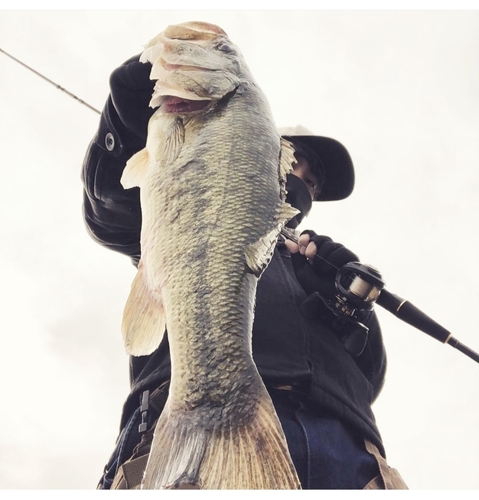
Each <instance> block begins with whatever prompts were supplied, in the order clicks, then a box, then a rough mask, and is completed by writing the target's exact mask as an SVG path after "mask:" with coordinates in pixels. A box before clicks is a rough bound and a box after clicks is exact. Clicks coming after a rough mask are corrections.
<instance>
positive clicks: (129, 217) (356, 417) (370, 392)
mask: <svg viewBox="0 0 479 500" xmlns="http://www.w3.org/2000/svg"><path fill="white" fill-rule="evenodd" d="M143 146H144V141H142V139H141V138H139V137H138V136H137V135H136V134H135V133H133V132H132V131H131V130H128V129H126V128H125V126H124V125H123V124H122V122H121V121H120V119H119V117H118V115H117V113H116V111H115V108H114V106H113V103H112V101H111V98H110V99H109V100H108V101H107V103H106V106H105V108H104V110H103V113H102V117H101V120H100V125H99V129H98V132H97V134H96V135H95V137H94V138H93V140H92V142H91V144H90V146H89V148H88V151H87V154H86V157H85V160H84V164H83V177H82V179H83V184H84V189H85V190H84V207H83V208H84V217H85V221H86V226H87V228H88V231H89V232H90V234H91V236H92V237H93V239H94V240H96V241H97V242H99V243H100V244H102V245H104V246H106V247H108V248H110V249H112V250H115V251H118V252H121V253H123V254H125V255H128V256H129V257H131V258H132V260H133V262H134V263H135V264H137V263H138V261H139V258H140V229H141V210H140V204H139V190H138V188H133V189H129V190H124V189H123V188H122V186H121V184H120V177H121V174H122V171H123V168H124V166H125V164H126V161H127V160H128V159H129V158H130V156H131V155H132V154H133V153H135V152H136V151H138V150H139V149H141V148H142V147H143ZM305 299H306V293H305V291H304V290H303V289H302V287H301V286H300V284H299V282H298V280H297V279H296V276H295V273H294V269H293V266H292V262H291V256H290V254H289V252H288V250H287V249H286V247H285V245H284V243H281V242H279V243H278V245H277V248H276V251H275V254H274V256H273V259H272V261H271V263H270V265H269V266H268V268H267V269H266V271H265V272H264V274H263V275H262V277H261V279H260V281H259V283H258V291H257V298H256V300H257V303H256V310H255V320H254V327H253V356H254V360H255V362H256V365H257V367H258V370H259V373H260V374H261V376H262V377H263V380H264V381H265V383H266V385H267V386H268V385H271V384H276V383H278V384H291V383H298V384H300V385H301V387H303V389H304V390H307V391H308V394H309V396H310V398H311V400H312V401H313V402H314V403H315V404H316V405H317V406H318V408H320V409H321V410H322V411H327V412H329V413H332V414H334V415H337V416H338V418H340V419H341V420H342V421H344V422H346V423H348V424H349V425H350V426H352V427H353V428H354V429H355V430H356V431H357V432H358V433H360V434H361V435H362V436H364V437H367V438H368V439H370V440H371V441H373V442H374V443H375V444H376V445H377V446H378V447H379V448H380V449H381V451H383V452H384V449H383V446H382V443H381V437H380V434H379V431H378V429H377V427H376V423H375V419H374V415H373V413H372V410H371V403H372V402H373V401H374V399H375V398H376V397H377V395H378V393H379V392H380V390H381V388H382V384H383V381H384V374H385V369H386V356H385V352H384V346H383V342H382V336H381V331H380V328H379V324H378V322H377V318H376V316H375V314H372V315H371V317H370V319H369V321H368V327H369V340H368V344H367V345H366V349H365V350H364V352H363V354H361V355H360V356H359V357H357V358H353V357H352V356H351V355H350V354H349V353H348V352H347V351H346V349H345V347H344V345H343V344H342V343H341V342H340V340H339V339H338V336H337V335H336V333H335V332H334V330H333V329H332V328H331V327H330V326H329V325H328V324H324V323H322V322H320V321H319V320H312V319H308V318H306V317H305V316H304V315H303V314H302V313H301V311H300V306H301V304H302V303H303V302H304V300H305ZM169 377H170V358H169V348H168V339H167V338H166V337H165V339H164V340H163V342H162V343H161V345H160V346H159V348H158V349H157V350H156V351H155V352H154V353H152V354H151V355H149V356H141V357H131V359H130V380H131V393H130V395H129V397H128V399H127V401H126V403H125V407H124V414H123V417H122V423H121V425H122V426H123V425H124V424H125V423H126V421H127V419H128V417H129V415H130V414H131V413H132V412H133V411H134V410H135V409H136V408H137V407H138V401H139V394H140V392H141V391H142V390H145V389H147V388H148V389H151V388H154V387H156V386H158V385H159V384H160V383H161V382H162V381H164V380H167V379H168V378H169Z"/></svg>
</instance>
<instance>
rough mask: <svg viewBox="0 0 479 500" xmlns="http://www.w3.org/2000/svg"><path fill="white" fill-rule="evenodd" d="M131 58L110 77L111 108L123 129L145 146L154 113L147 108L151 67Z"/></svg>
mask: <svg viewBox="0 0 479 500" xmlns="http://www.w3.org/2000/svg"><path fill="white" fill-rule="evenodd" d="M139 58H140V56H139V55H136V56H133V57H131V58H130V59H128V60H127V61H125V62H124V63H123V64H122V65H121V66H120V67H118V68H117V69H115V70H114V71H113V73H112V74H111V76H110V94H111V99H112V102H113V106H114V107H115V110H116V112H117V114H118V117H119V118H120V121H121V122H122V123H123V125H124V126H125V127H126V128H127V129H128V130H130V131H131V132H133V133H134V134H135V135H136V136H137V137H138V138H140V139H141V140H142V141H143V143H144V144H145V143H146V133H147V128H148V120H149V119H150V117H151V115H152V114H153V113H154V111H155V110H154V109H153V108H150V107H149V104H150V100H151V94H152V93H153V87H154V86H155V81H154V80H150V71H151V64H150V63H149V62H146V63H141V62H139Z"/></svg>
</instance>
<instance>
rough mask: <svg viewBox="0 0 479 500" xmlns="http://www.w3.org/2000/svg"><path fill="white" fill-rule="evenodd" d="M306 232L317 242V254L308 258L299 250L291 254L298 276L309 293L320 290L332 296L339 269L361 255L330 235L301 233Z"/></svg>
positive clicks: (312, 232) (355, 260) (308, 232)
mask: <svg viewBox="0 0 479 500" xmlns="http://www.w3.org/2000/svg"><path fill="white" fill-rule="evenodd" d="M305 233H307V234H309V236H310V241H312V242H313V243H315V245H316V248H317V250H316V255H315V256H314V257H313V258H312V259H309V260H308V259H307V258H306V257H305V256H304V255H301V254H300V253H299V252H297V253H294V254H291V259H292V262H293V267H294V271H295V273H296V277H297V278H298V281H299V283H300V285H301V286H302V287H303V288H304V290H305V291H306V293H307V294H308V295H309V294H311V293H314V292H319V294H320V295H321V296H323V297H325V298H331V297H333V296H334V295H335V293H336V287H335V285H334V283H335V279H336V274H337V272H338V269H339V268H341V267H342V266H344V264H347V263H348V262H358V261H359V257H358V256H357V255H356V254H354V253H353V252H351V250H348V249H347V248H346V247H345V246H343V245H341V244H340V243H335V242H334V241H333V240H332V239H331V238H329V237H328V236H320V235H317V234H316V233H315V232H314V231H303V232H302V233H301V234H305Z"/></svg>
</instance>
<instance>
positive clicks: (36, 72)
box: [0, 48, 101, 115]
mask: <svg viewBox="0 0 479 500" xmlns="http://www.w3.org/2000/svg"><path fill="white" fill-rule="evenodd" d="M0 52H3V53H4V54H5V55H6V56H8V57H10V59H13V60H14V61H15V62H17V63H18V64H20V65H22V66H23V67H24V68H27V69H29V70H30V71H31V72H32V73H35V74H36V75H37V76H39V77H40V78H43V79H44V80H45V81H47V82H48V83H51V84H52V85H53V86H55V87H56V88H57V89H58V90H61V91H62V92H65V94H67V95H69V96H70V97H71V98H72V99H75V100H76V101H78V102H79V103H81V104H83V105H84V106H86V107H87V108H89V109H91V110H92V111H95V113H98V114H99V115H100V114H101V112H100V111H99V110H98V109H96V108H94V107H93V106H91V105H90V104H88V103H87V102H85V101H84V100H83V99H80V98H79V97H77V96H76V95H75V94H72V93H71V92H69V91H68V90H66V89H65V88H63V87H62V86H61V85H58V83H55V82H53V81H52V80H50V79H49V78H47V77H46V76H45V75H42V74H41V73H39V72H38V71H36V70H34V69H33V68H31V67H30V66H28V65H27V64H25V63H24V62H22V61H20V60H19V59H17V58H16V57H13V56H12V55H11V54H9V53H8V52H6V51H5V50H3V49H2V48H0Z"/></svg>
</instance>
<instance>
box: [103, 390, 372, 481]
mask: <svg viewBox="0 0 479 500" xmlns="http://www.w3.org/2000/svg"><path fill="white" fill-rule="evenodd" d="M268 390H269V392H270V395H271V399H272V401H273V404H274V406H275V409H276V412H277V414H278V417H279V420H280V422H281V425H282V427H283V431H284V433H285V436H286V441H287V443H288V447H289V451H290V454H291V458H292V460H293V463H294V465H295V467H296V470H297V473H298V476H299V479H300V482H301V487H302V488H303V489H363V488H364V487H365V486H366V485H367V484H368V483H369V482H370V481H371V480H372V479H373V478H375V477H376V476H378V475H379V468H378V464H377V461H376V459H375V458H374V457H373V456H372V455H371V454H370V453H368V452H367V451H366V448H365V445H364V440H363V439H362V438H361V436H357V435H356V434H355V433H354V431H352V430H351V429H349V428H347V427H346V426H345V425H344V424H342V423H341V422H340V421H339V420H338V419H337V418H335V417H334V416H333V415H327V414H321V413H319V412H318V411H317V410H316V409H315V408H314V407H311V406H310V404H309V403H308V398H307V397H306V396H304V395H302V394H300V393H297V392H294V391H290V390H283V389H272V388H269V389H268ZM157 416H158V415H155V419H156V418H157ZM140 423H141V412H140V408H138V409H137V410H136V411H135V412H133V414H132V415H131V417H130V419H129V421H128V422H127V424H126V425H125V427H124V428H123V430H122V433H121V434H120V436H119V438H118V441H117V445H116V448H115V450H114V452H113V454H112V456H111V458H110V460H109V462H108V464H107V466H106V467H105V473H104V475H103V477H102V478H101V480H100V483H99V485H98V488H99V489H110V487H111V486H112V483H113V480H114V478H115V476H116V474H117V473H118V470H119V468H120V466H121V465H122V464H123V463H124V462H125V461H126V460H128V459H129V458H130V457H131V456H132V455H133V452H134V449H135V447H136V446H137V445H138V444H139V443H140V440H141V437H142V435H141V434H140V433H139V432H138V426H139V424H140Z"/></svg>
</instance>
